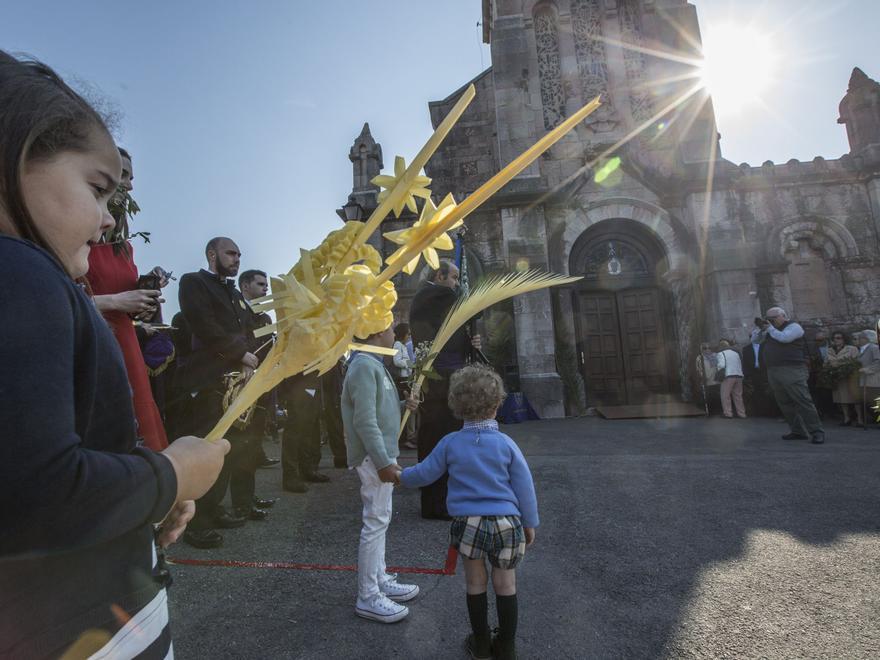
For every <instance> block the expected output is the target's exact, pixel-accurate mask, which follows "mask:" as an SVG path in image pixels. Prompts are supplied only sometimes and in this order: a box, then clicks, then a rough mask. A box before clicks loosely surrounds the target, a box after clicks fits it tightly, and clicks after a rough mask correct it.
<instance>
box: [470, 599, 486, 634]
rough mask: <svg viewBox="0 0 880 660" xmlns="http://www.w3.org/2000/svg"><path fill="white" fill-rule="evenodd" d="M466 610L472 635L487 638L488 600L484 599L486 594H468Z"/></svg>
mask: <svg viewBox="0 0 880 660" xmlns="http://www.w3.org/2000/svg"><path fill="white" fill-rule="evenodd" d="M467 608H468V617H470V620H471V628H472V629H473V631H474V635H476V636H477V637H487V636H488V635H489V600H488V598H487V597H486V592H485V591H484V592H483V593H481V594H468V595H467Z"/></svg>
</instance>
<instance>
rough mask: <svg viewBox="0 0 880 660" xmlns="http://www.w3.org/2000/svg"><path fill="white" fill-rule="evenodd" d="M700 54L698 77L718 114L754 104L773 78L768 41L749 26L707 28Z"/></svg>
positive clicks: (774, 56) (773, 58) (773, 62)
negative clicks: (700, 61)
mask: <svg viewBox="0 0 880 660" xmlns="http://www.w3.org/2000/svg"><path fill="white" fill-rule="evenodd" d="M703 56H704V59H703V62H702V63H701V65H700V80H701V81H702V83H703V85H704V86H705V87H706V89H707V90H708V91H709V93H710V94H711V95H712V99H713V103H714V106H715V111H716V112H717V113H719V114H737V113H739V112H741V111H743V110H744V109H746V108H747V107H748V106H750V105H754V104H755V103H756V102H758V101H760V100H761V98H762V95H763V94H764V93H765V92H766V91H767V90H768V89H769V87H770V85H771V84H772V83H773V81H774V75H775V73H776V65H777V62H778V56H777V53H776V51H775V50H774V48H773V43H772V40H771V38H770V37H769V36H768V35H766V34H762V33H760V32H759V31H757V30H755V29H754V28H752V27H750V26H745V25H733V24H728V25H723V26H719V27H717V28H715V29H710V30H708V31H707V33H706V35H705V37H704V39H703Z"/></svg>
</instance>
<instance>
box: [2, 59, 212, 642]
mask: <svg viewBox="0 0 880 660" xmlns="http://www.w3.org/2000/svg"><path fill="white" fill-rule="evenodd" d="M121 171H122V164H121V160H120V157H119V152H118V151H117V148H116V145H115V144H114V143H113V139H112V138H111V137H110V134H109V132H108V131H107V128H106V126H105V125H104V123H103V121H102V120H101V118H100V117H99V116H98V115H97V114H96V113H95V111H94V110H93V109H92V108H91V107H90V106H89V105H88V104H87V103H86V102H85V101H84V100H83V99H82V98H81V97H80V96H78V95H77V94H76V93H75V92H74V91H73V90H72V89H70V87H68V86H67V85H66V84H65V83H64V82H63V81H62V80H61V79H60V78H59V77H58V76H57V75H56V74H55V72H54V71H52V70H51V69H49V68H48V67H46V66H45V65H42V64H40V63H37V62H25V61H21V60H18V59H16V58H14V57H12V56H10V55H8V54H7V53H5V52H3V51H0V309H2V310H3V322H2V326H0V328H2V329H0V365H2V370H0V429H2V432H0V501H2V502H3V506H2V507H0V529H2V530H3V532H2V534H0V657H4V658H6V657H13V658H18V657H23V658H45V657H53V658H54V657H58V656H60V655H62V654H63V653H65V652H67V653H69V654H70V655H69V657H87V656H90V655H92V654H93V653H97V654H98V657H126V658H128V657H135V656H136V657H139V658H166V657H172V656H173V652H172V651H171V637H170V632H169V628H168V608H167V601H166V598H165V590H164V588H163V586H162V584H160V582H159V581H158V580H156V579H154V578H153V576H152V571H153V568H154V564H155V547H154V543H153V524H155V523H160V522H161V523H163V526H162V531H161V533H160V536H159V542H160V543H161V544H162V545H168V544H170V543H173V542H174V541H176V540H177V538H178V537H179V536H180V534H181V533H182V531H183V528H184V527H185V526H186V523H187V521H188V520H189V519H190V518H191V517H192V514H193V511H194V507H193V504H192V500H193V499H195V498H197V497H200V496H201V495H202V494H204V493H205V491H207V489H208V488H209V487H210V486H211V484H212V483H213V482H214V480H215V479H216V477H217V475H218V474H219V472H220V468H221V467H222V465H223V456H224V454H225V453H226V452H227V451H228V450H229V444H228V443H227V442H226V441H225V440H223V441H220V442H218V443H215V444H209V443H207V442H205V441H204V440H201V439H200V438H193V437H186V438H180V439H179V440H178V441H177V442H175V443H174V444H173V445H172V446H171V447H169V448H168V449H166V450H165V451H163V452H162V453H156V452H153V451H151V450H149V449H145V448H141V447H137V446H136V434H135V418H134V412H133V410H132V402H131V393H130V389H129V385H128V380H127V378H126V374H125V367H124V365H123V362H122V355H121V354H120V351H119V346H118V344H117V343H116V341H115V339H114V338H113V335H112V333H111V331H110V329H109V328H108V327H107V324H106V323H105V322H104V321H103V320H102V319H101V317H100V315H99V314H98V313H97V311H96V310H95V307H94V304H93V303H92V301H91V300H90V299H89V297H88V296H87V295H86V294H85V293H84V292H83V290H82V288H81V287H80V286H79V285H78V284H77V283H76V282H77V280H78V279H80V278H82V277H83V276H84V275H85V274H86V272H87V270H88V257H89V251H90V249H91V246H92V245H93V244H95V243H97V242H98V240H99V239H100V237H101V234H102V233H103V232H104V231H106V230H107V229H108V228H109V227H111V226H112V224H113V218H112V217H111V216H110V214H109V212H108V210H107V202H108V201H109V199H110V197H111V196H112V195H113V193H114V192H115V191H116V187H117V185H118V183H119V178H120V174H121Z"/></svg>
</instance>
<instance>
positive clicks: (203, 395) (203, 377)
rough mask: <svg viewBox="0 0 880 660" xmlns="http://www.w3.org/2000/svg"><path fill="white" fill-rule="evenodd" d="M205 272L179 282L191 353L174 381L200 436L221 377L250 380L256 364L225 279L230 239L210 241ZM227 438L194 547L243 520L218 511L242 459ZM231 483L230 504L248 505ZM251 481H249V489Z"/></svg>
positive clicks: (217, 541)
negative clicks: (233, 375) (185, 395)
mask: <svg viewBox="0 0 880 660" xmlns="http://www.w3.org/2000/svg"><path fill="white" fill-rule="evenodd" d="M205 257H206V258H207V261H208V269H207V270H205V269H202V270H200V271H198V272H197V273H187V274H186V275H184V276H183V277H181V278H180V288H179V290H178V296H179V300H180V311H181V312H182V313H183V316H184V318H185V319H186V323H187V325H188V326H189V328H190V332H191V333H192V351H191V353H190V355H189V356H188V359H187V361H186V362H185V363H184V364H183V365H181V368H180V369H179V370H178V372H177V374H176V377H177V379H178V384H179V390H180V391H184V392H189V393H190V395H191V396H193V397H194V398H193V401H192V416H191V418H190V420H189V424H190V428H189V429H187V430H188V431H189V432H192V433H194V434H195V433H198V434H199V436H200V437H204V436H205V435H207V433H208V432H209V431H210V430H211V429H212V428H213V426H214V425H215V424H216V423H217V421H218V420H219V419H220V417H221V416H222V415H223V394H224V393H225V391H226V386H225V383H224V379H223V375H224V374H226V373H229V372H236V371H241V372H244V374H245V377H247V378H249V377H250V375H251V374H253V371H254V369H256V368H257V365H258V364H259V359H258V358H257V356H256V355H255V354H254V353H253V349H254V348H255V346H254V344H255V340H254V337H253V320H252V316H253V313H252V312H251V310H250V308H249V307H248V305H247V303H246V302H245V300H244V298H243V297H242V295H241V293H240V292H239V291H238V290H237V289H236V288H235V282H234V281H233V280H231V279H229V278H232V277H235V275H236V274H238V266H239V262H240V260H241V252H240V251H239V249H238V246H237V245H236V244H235V243H234V242H233V241H232V240H231V239H229V238H226V237H217V238H212V239H211V240H210V241H209V242H208V245H207V246H206V247H205ZM226 438H227V439H228V440H229V442H230V444H231V445H232V449H231V450H230V452H229V454H227V456H226V460H225V461H224V464H223V470H222V471H221V472H220V476H219V477H218V478H217V481H216V482H215V483H214V485H213V486H212V487H211V489H210V490H209V491H208V492H207V493H205V495H204V496H203V497H202V498H201V499H200V500H198V501H196V514H195V516H194V517H193V519H192V522H191V523H190V525H189V527H188V528H187V530H186V533H185V535H184V540H185V541H186V542H187V543H189V544H190V545H192V546H195V547H197V548H216V547H218V546H220V545H221V544H222V543H223V537H222V536H221V535H220V534H219V533H217V531H216V530H215V528H216V527H222V528H232V527H240V526H242V525H243V524H244V523H245V520H246V517H245V516H237V515H232V514H230V513H228V512H227V511H226V510H225V509H224V508H223V506H222V504H221V503H222V502H223V499H224V498H225V496H226V489H227V486H228V485H229V478H230V473H231V471H232V470H233V466H235V468H236V469H238V468H239V463H240V461H242V460H244V459H246V457H247V453H246V451H245V448H246V442H245V438H243V437H242V434H241V432H240V431H238V430H237V429H235V428H234V427H233V428H230V429H229V431H228V433H227V434H226ZM240 483H241V480H236V481H235V482H233V488H235V489H236V492H235V493H233V501H239V502H240V501H251V500H252V499H253V496H254V493H253V491H252V490H251V492H250V493H239V492H238V490H237V485H238V484H240ZM252 483H253V482H252V481H251V484H252Z"/></svg>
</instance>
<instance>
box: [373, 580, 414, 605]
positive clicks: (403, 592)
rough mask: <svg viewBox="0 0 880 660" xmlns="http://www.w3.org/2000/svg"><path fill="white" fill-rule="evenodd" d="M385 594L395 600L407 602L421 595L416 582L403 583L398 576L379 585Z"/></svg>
mask: <svg viewBox="0 0 880 660" xmlns="http://www.w3.org/2000/svg"><path fill="white" fill-rule="evenodd" d="M379 589H380V590H381V591H382V593H383V594H385V595H386V596H388V598H390V599H391V600H393V601H396V602H398V603H405V602H406V601H408V600H412V599H413V598H415V597H416V596H418V595H419V587H418V585H416V584H401V583H400V582H398V581H397V579H396V577H394V578H391V579H390V580H388V581H387V582H383V583H381V584H380V585H379Z"/></svg>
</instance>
